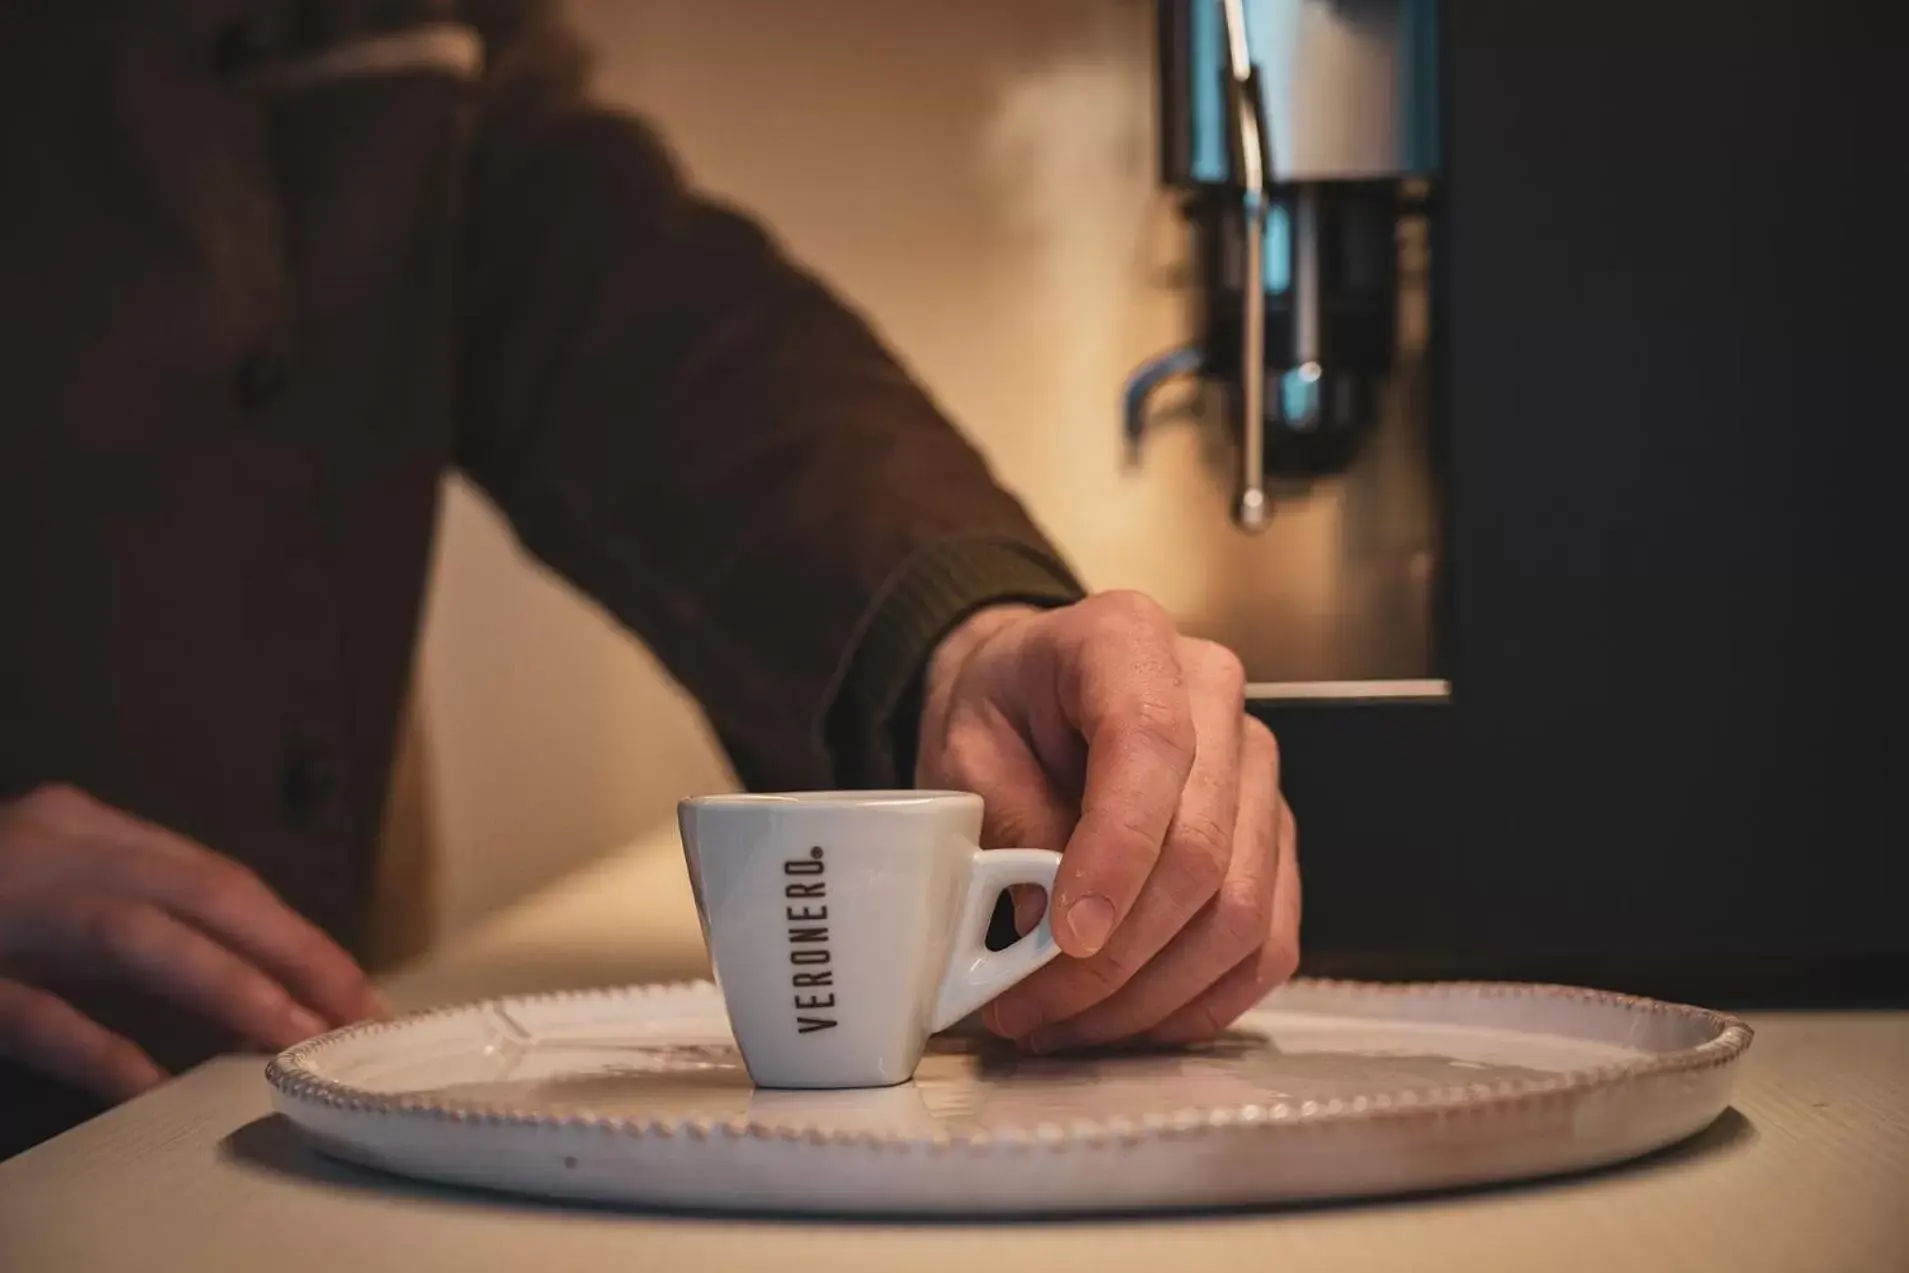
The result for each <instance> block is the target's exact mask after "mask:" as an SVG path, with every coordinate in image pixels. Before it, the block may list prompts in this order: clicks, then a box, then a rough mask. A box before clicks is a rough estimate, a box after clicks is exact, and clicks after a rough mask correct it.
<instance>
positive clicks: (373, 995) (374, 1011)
mask: <svg viewBox="0 0 1909 1273" xmlns="http://www.w3.org/2000/svg"><path fill="white" fill-rule="evenodd" d="M365 1002H366V1003H367V1004H369V1005H370V1007H371V1019H372V1020H374V1021H389V1020H390V1019H391V1018H392V1017H394V1016H396V1015H397V1009H395V1008H393V1007H392V1006H391V1000H390V999H388V998H386V997H385V993H384V991H382V990H379V989H378V988H376V987H375V986H374V987H372V988H371V989H370V990H367V991H366V992H365Z"/></svg>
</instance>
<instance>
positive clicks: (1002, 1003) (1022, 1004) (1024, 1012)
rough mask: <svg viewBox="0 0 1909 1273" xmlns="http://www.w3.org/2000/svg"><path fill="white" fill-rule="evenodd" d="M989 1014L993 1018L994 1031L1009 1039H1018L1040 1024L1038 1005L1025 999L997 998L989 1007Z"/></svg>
mask: <svg viewBox="0 0 1909 1273" xmlns="http://www.w3.org/2000/svg"><path fill="white" fill-rule="evenodd" d="M989 1015H990V1016H991V1017H992V1018H993V1020H994V1029H995V1033H997V1034H1001V1035H1005V1036H1006V1037H1007V1038H1010V1039H1018V1038H1020V1037H1021V1036H1022V1035H1024V1034H1027V1033H1028V1032H1029V1031H1031V1030H1034V1029H1035V1028H1036V1027H1037V1026H1039V1025H1040V1024H1041V1008H1040V1005H1039V1004H1035V1003H1029V1002H1028V1001H1027V1000H1025V999H1003V1000H998V1001H996V1003H995V1004H994V1006H993V1007H992V1008H990V1009H989Z"/></svg>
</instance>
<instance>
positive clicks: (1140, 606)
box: [1100, 588, 1167, 625]
mask: <svg viewBox="0 0 1909 1273" xmlns="http://www.w3.org/2000/svg"><path fill="white" fill-rule="evenodd" d="M1100 602H1101V606H1102V608H1103V609H1105V610H1107V611H1109V612H1110V613H1113V614H1117V615H1120V616H1121V617H1123V618H1126V619H1130V620H1134V621H1137V622H1141V623H1146V624H1149V625H1152V624H1157V623H1159V622H1160V621H1162V620H1164V619H1165V618H1166V617H1167V612H1166V611H1165V610H1163V609H1161V608H1160V603H1159V602H1158V601H1155V600H1154V599H1153V598H1152V597H1150V596H1148V595H1147V594H1146V593H1144V592H1140V591H1138V590H1136V589H1133V588H1115V589H1112V590H1111V591H1108V592H1103V593H1101V594H1100Z"/></svg>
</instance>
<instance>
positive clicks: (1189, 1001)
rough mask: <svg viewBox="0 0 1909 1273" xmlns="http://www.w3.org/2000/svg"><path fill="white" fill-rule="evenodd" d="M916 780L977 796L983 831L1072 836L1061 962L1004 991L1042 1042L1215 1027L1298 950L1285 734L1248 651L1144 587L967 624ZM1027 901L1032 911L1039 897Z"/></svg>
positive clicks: (949, 646) (929, 717)
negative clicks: (1260, 706) (1244, 660)
mask: <svg viewBox="0 0 1909 1273" xmlns="http://www.w3.org/2000/svg"><path fill="white" fill-rule="evenodd" d="M916 779H917V782H918V783H919V785H921V786H924V787H948V788H954V789H959V790H964V791H973V792H976V793H978V794H980V795H981V796H982V798H983V799H984V800H985V801H986V803H987V822H986V826H985V828H984V831H983V839H984V841H985V843H986V847H989V848H998V847H1007V846H1025V847H1029V848H1061V849H1062V850H1063V858H1062V862H1061V869H1060V873H1059V875H1057V876H1056V877H1055V880H1054V894H1053V905H1054V937H1055V940H1056V941H1057V942H1058V943H1059V945H1060V948H1061V950H1062V952H1063V958H1060V959H1056V960H1055V961H1054V962H1053V963H1051V964H1049V965H1047V966H1046V967H1045V968H1043V969H1041V970H1040V971H1039V972H1037V973H1035V974H1034V975H1033V976H1032V977H1029V978H1028V979H1027V980H1026V981H1024V982H1022V983H1021V984H1020V985H1018V986H1016V987H1014V988H1013V989H1012V990H1009V991H1008V992H1007V993H1005V994H1003V995H1002V996H1001V997H1000V998H999V999H997V1000H995V1001H994V1002H993V1003H992V1004H990V1005H989V1006H988V1008H987V1009H986V1010H985V1012H984V1013H983V1019H984V1020H985V1021H986V1023H987V1024H988V1026H989V1028H991V1029H992V1030H994V1032H995V1033H997V1034H1000V1035H1003V1036H1005V1037H1008V1038H1011V1039H1015V1040H1017V1041H1019V1042H1021V1043H1022V1044H1023V1045H1024V1046H1026V1047H1028V1048H1030V1049H1031V1050H1033V1051H1036V1052H1049V1051H1054V1050H1057V1049H1061V1048H1069V1047H1084V1046H1090V1045H1094V1044H1102V1043H1111V1042H1116V1041H1127V1040H1142V1041H1147V1042H1154V1043H1184V1042H1193V1041H1197V1040H1201V1039H1206V1038H1210V1037H1212V1036H1214V1035H1215V1034H1217V1033H1219V1032H1220V1031H1221V1030H1223V1029H1225V1028H1226V1027H1227V1026H1228V1025H1230V1024H1231V1023H1232V1022H1233V1020H1234V1019H1235V1018H1237V1017H1238V1016H1239V1015H1240V1013H1242V1012H1244V1011H1245V1010H1246V1009H1247V1008H1249V1007H1251V1006H1252V1005H1253V1004H1254V1003H1255V1002H1256V1001H1257V1000H1258V999H1259V998H1260V996H1262V995H1263V994H1265V993H1266V991H1268V990H1270V989H1271V988H1272V987H1274V986H1276V985H1278V984H1279V983H1280V982H1283V981H1285V980H1286V979H1287V978H1288V977H1290V976H1291V975H1292V973H1293V970H1294V968H1295V967H1296V966H1297V964H1298V959H1299V866H1298V856H1297V832H1296V829H1295V827H1294V823H1293V815H1292V810H1291V809H1289V808H1288V807H1287V805H1286V802H1285V799H1284V798H1283V797H1282V796H1281V795H1280V791H1279V753H1278V750H1277V748H1276V747H1275V745H1274V742H1273V735H1272V733H1271V731H1269V730H1268V729H1267V728H1266V727H1265V726H1264V725H1262V724H1260V723H1259V722H1258V721H1257V720H1254V719H1253V718H1251V717H1250V716H1248V715H1247V714H1246V712H1245V674H1244V672H1243V670H1242V668H1241V667H1240V662H1239V659H1238V658H1237V657H1235V656H1234V655H1233V654H1232V653H1231V652H1230V651H1228V650H1226V649H1225V648H1224V647H1221V646H1218V645H1215V644H1213V643H1211V642H1208V641H1196V640H1190V639H1187V638H1185V637H1182V636H1180V635H1179V634H1178V633H1177V632H1176V631H1175V630H1174V628H1173V625H1172V624H1171V622H1170V621H1169V620H1168V618H1167V616H1166V615H1165V613H1164V612H1162V611H1161V609H1160V608H1159V607H1158V606H1157V605H1155V604H1154V603H1153V602H1151V601H1148V600H1146V599H1145V598H1143V597H1140V596H1138V595H1136V594H1132V593H1106V594H1102V595H1099V596H1095V597H1092V598H1090V599H1088V600H1086V601H1083V602H1080V603H1078V604H1076V605H1072V606H1068V607H1066V608H1065V609H1060V610H1053V611H1040V610H1035V609H1032V608H1028V607H1022V606H1003V607H997V608H994V609H990V610H986V611H983V612H981V613H980V614H978V615H976V616H974V617H973V618H971V619H969V620H968V621H967V622H966V623H964V624H963V625H962V626H961V627H960V628H958V629H957V630H956V631H955V632H954V633H952V634H951V635H950V636H949V637H948V638H947V639H946V640H945V641H943V643H942V644H941V646H940V647H939V648H938V649H937V651H936V653H935V656H934V660H933V663H932V665H931V666H930V669H929V673H928V681H927V694H926V701H925V704H924V710H923V718H922V737H921V751H920V759H919V762H918V765H917V773H916ZM1030 902H1031V903H1032V905H1030V904H1029V903H1030ZM1015 909H1016V919H1017V921H1018V922H1019V924H1020V927H1021V929H1022V931H1026V930H1027V929H1029V928H1031V927H1032V926H1033V924H1034V923H1035V922H1036V921H1037V920H1038V918H1039V914H1040V911H1039V896H1038V894H1036V895H1034V897H1032V898H1022V897H1017V898H1016V907H1015Z"/></svg>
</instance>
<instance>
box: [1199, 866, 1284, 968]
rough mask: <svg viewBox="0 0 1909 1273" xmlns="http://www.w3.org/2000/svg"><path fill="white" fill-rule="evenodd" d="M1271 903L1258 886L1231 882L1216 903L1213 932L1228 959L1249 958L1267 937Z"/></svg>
mask: <svg viewBox="0 0 1909 1273" xmlns="http://www.w3.org/2000/svg"><path fill="white" fill-rule="evenodd" d="M1271 924H1272V902H1271V900H1270V899H1269V898H1267V897H1266V896H1265V895H1264V893H1263V892H1262V891H1261V890H1260V889H1259V888H1257V887H1252V886H1249V885H1232V884H1228V885H1226V886H1223V887H1222V888H1221V889H1220V894H1219V897H1218V898H1217V899H1216V900H1215V901H1214V903H1213V932H1214V935H1215V937H1216V938H1217V939H1218V940H1219V942H1220V943H1221V945H1222V946H1223V947H1224V949H1225V951H1226V953H1227V955H1228V957H1229V958H1231V959H1233V960H1235V961H1236V962H1237V961H1238V960H1241V959H1244V958H1246V956H1247V955H1249V954H1251V953H1252V952H1253V951H1255V950H1258V949H1259V948H1260V947H1261V946H1262V945H1263V944H1265V942H1266V940H1267V935H1266V934H1267V929H1268V928H1269V927H1270V926H1271Z"/></svg>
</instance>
